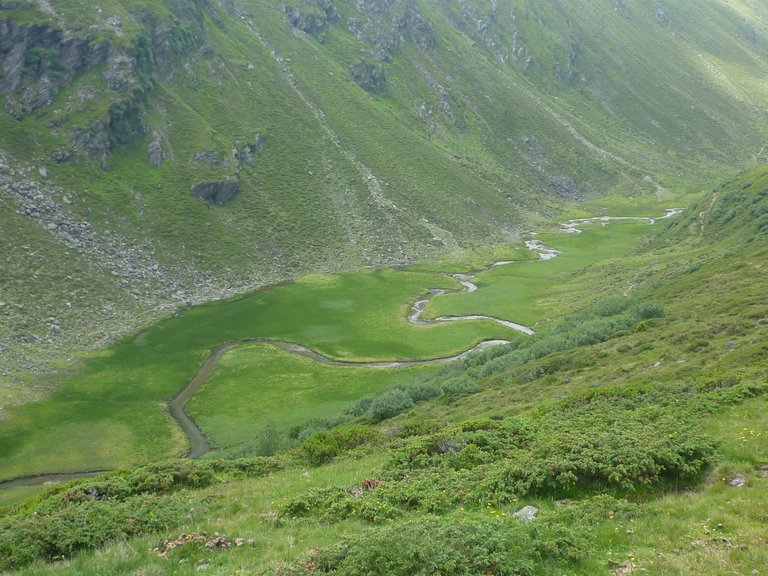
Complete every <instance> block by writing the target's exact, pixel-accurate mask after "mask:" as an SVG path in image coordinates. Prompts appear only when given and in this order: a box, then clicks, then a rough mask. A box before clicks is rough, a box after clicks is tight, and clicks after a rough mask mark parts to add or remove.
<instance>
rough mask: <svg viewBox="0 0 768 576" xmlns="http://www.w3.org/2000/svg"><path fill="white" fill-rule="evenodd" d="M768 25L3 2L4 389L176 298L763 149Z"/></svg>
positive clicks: (464, 238)
mask: <svg viewBox="0 0 768 576" xmlns="http://www.w3.org/2000/svg"><path fill="white" fill-rule="evenodd" d="M767 35H768V13H767V12H766V8H765V6H764V5H763V4H761V3H754V2H741V1H740V2H728V3H726V2H721V1H716V2H708V3H705V4H704V5H702V4H701V3H700V2H693V1H692V0H680V1H676V2H659V3H656V4H653V5H649V4H647V3H644V2H639V1H638V2H635V1H630V0H622V1H621V2H616V3H606V2H597V1H590V2H586V3H582V4H580V6H579V8H578V9H576V8H575V7H573V6H572V5H571V3H568V2H561V1H560V0H547V1H546V2H535V3H533V2H524V1H509V0H505V1H504V2H496V1H489V2H486V1H472V2H465V1H450V2H442V1H441V2H430V1H426V0H418V1H417V0H364V1H359V2H348V1H346V0H337V1H331V0H297V1H296V2H292V3H290V4H287V5H286V4H283V3H280V2H272V1H265V2H250V1H248V0H235V1H231V0H228V1H223V0H184V1H182V0H169V1H165V2H160V1H150V0H130V1H128V0H108V1H104V2H100V3H99V5H98V7H97V9H96V8H94V9H90V8H89V7H86V6H84V5H81V4H79V3H77V2H69V1H64V0H61V1H51V2H43V1H36V2H10V3H8V2H6V3H3V5H2V6H1V7H0V60H2V70H3V72H2V76H1V77H0V97H2V100H3V103H4V106H3V110H2V112H0V135H1V136H0V155H1V157H0V192H1V193H0V203H1V206H0V207H1V208H2V210H0V214H1V216H0V218H2V221H0V226H1V227H2V230H3V234H2V235H0V242H2V249H3V250H2V252H3V254H4V256H3V260H2V269H3V275H2V280H0V282H2V284H0V288H1V289H2V292H0V295H1V296H2V298H1V300H2V307H1V309H0V315H2V320H3V321H2V322H1V323H0V342H1V343H2V349H3V355H2V371H3V375H2V379H3V404H8V403H9V402H19V401H24V400H26V399H29V398H34V397H37V396H40V394H42V393H44V390H45V389H46V388H48V387H49V386H50V384H49V382H48V381H47V380H46V379H44V378H40V377H34V376H33V375H31V374H28V372H29V371H38V370H40V369H48V370H50V369H60V368H61V367H62V363H63V364H64V365H66V366H71V365H72V362H73V360H74V359H75V358H76V354H77V353H78V352H80V351H82V350H83V349H84V348H88V347H92V346H94V345H102V344H104V343H106V342H109V341H111V340H113V339H114V338H115V337H116V336H118V335H120V334H125V333H126V332H130V331H131V330H133V329H136V328H137V327H138V326H141V325H144V324H147V323H148V322H150V321H152V320H153V319H155V318H157V317H158V315H164V314H167V313H168V311H169V310H172V309H174V308H176V307H177V306H179V305H180V304H184V303H198V302H203V301H207V300H210V299H212V298H217V297H222V296H226V295H231V294H235V293H239V292H243V291H245V290H247V289H250V288H254V287H258V286H262V285H265V284H269V283H273V282H275V281H278V280H283V279H286V278H290V277H294V276H296V275H298V274H300V273H304V272H308V271H337V270H340V269H350V268H356V267H360V266H363V265H368V264H392V263H404V262H410V261H414V260H424V259H426V258H429V257H435V256H437V255H442V254H445V253H447V252H456V251H459V250H461V249H467V248H473V247H477V246H481V245H488V244H497V243H499V242H506V241H509V240H512V239H515V238H516V237H517V236H518V235H519V233H520V232H521V231H522V230H525V229H526V228H527V227H528V226H529V224H530V223H531V221H536V220H538V219H541V218H545V217H551V216H552V215H553V214H555V213H556V212H557V211H558V210H561V209H562V205H563V202H564V201H571V200H581V199H585V198H591V197H594V196H596V195H601V194H605V193H608V192H612V193H616V194H619V195H628V194H629V195H653V194H658V195H664V193H665V189H674V190H675V191H676V192H677V191H685V190H689V191H690V190H693V191H697V190H699V188H700V186H702V185H703V184H704V183H705V182H707V181H708V180H709V179H710V178H711V177H712V175H717V176H716V178H717V179H720V178H721V177H722V176H721V175H722V174H727V173H730V172H732V171H733V167H734V166H742V165H743V164H744V162H747V161H749V160H751V159H753V158H755V157H761V156H763V155H764V150H763V148H762V142H764V140H765V123H764V122H763V121H762V120H763V118H764V115H765V111H766V102H768V93H767V92H766V85H765V83H764V81H763V79H764V78H765V73H766V60H765V57H766V53H765V46H766V37H767ZM52 286H55V289H52V288H51V287H52Z"/></svg>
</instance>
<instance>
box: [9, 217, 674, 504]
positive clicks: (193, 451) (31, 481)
mask: <svg viewBox="0 0 768 576" xmlns="http://www.w3.org/2000/svg"><path fill="white" fill-rule="evenodd" d="M683 210H684V209H681V208H669V209H667V210H666V211H665V214H664V215H663V216H659V217H656V218H649V217H640V216H637V217H636V216H597V217H594V218H580V219H575V220H570V221H568V222H565V223H563V224H561V230H562V231H563V232H565V233H570V234H579V233H581V232H582V230H581V229H579V228H578V227H579V226H581V225H584V224H593V223H598V222H599V223H602V224H603V225H606V224H607V223H608V222H609V221H611V220H639V221H643V220H645V221H646V222H648V223H649V224H654V223H655V222H656V221H657V220H663V219H666V218H671V217H673V216H676V215H678V214H680V213H681V212H683ZM535 236H536V233H535V232H531V233H529V234H528V239H527V240H525V246H526V248H528V249H529V250H531V251H533V252H536V253H537V254H538V260H540V261H546V260H551V259H552V258H555V257H556V256H557V255H558V254H559V253H560V252H559V251H558V250H556V249H554V248H551V247H549V246H546V245H544V244H543V243H542V242H541V241H540V240H537V239H536V238H535ZM513 263H514V261H501V262H495V263H493V264H491V265H489V266H486V267H484V268H481V269H480V270H478V272H482V271H485V270H488V269H490V268H495V267H497V266H506V265H508V264H513ZM451 276H452V277H453V278H455V279H456V280H457V281H458V282H459V284H460V285H461V289H459V290H449V289H442V288H433V289H430V290H429V292H428V293H427V294H426V295H424V296H422V297H421V298H420V299H418V300H417V301H416V302H415V303H414V304H413V306H411V309H410V312H409V314H408V320H409V321H410V322H411V323H413V324H435V323H440V322H453V321H460V320H491V321H493V322H497V323H499V324H501V325H502V326H506V327H507V328H511V329H513V330H517V331H518V332H522V333H524V334H529V335H532V334H533V333H534V332H533V330H531V329H530V328H528V327H527V326H523V325H521V324H516V323H515V322H511V321H509V320H503V319H501V318H495V317H493V316H485V315H468V316H441V317H438V318H433V319H424V318H421V314H422V312H423V311H424V308H425V307H426V305H427V304H428V303H429V301H430V300H431V299H432V298H434V297H435V296H437V295H440V294H451V293H454V294H458V293H465V292H474V291H475V290H477V289H478V287H477V285H475V284H474V283H473V282H472V279H473V278H474V275H469V274H451ZM254 342H261V343H268V344H272V345H274V346H278V347H279V348H282V349H283V350H286V351H288V352H291V353H293V354H298V355H300V356H305V357H307V358H311V359H312V360H314V361H316V362H319V363H321V364H326V365H329V366H357V367H367V368H398V367H406V366H418V365H425V364H439V363H445V362H452V361H454V360H460V359H461V358H464V357H466V356H467V355H468V354H470V353H471V352H474V351H475V350H483V349H485V348H488V347H491V346H498V345H501V344H507V343H508V341H507V340H484V341H482V342H480V343H478V344H477V345H475V346H473V347H472V348H470V349H469V350H466V351H464V352H462V353H460V354H456V355H454V356H448V357H444V358H432V359H427V360H406V361H389V362H386V361H385V362H349V361H344V360H334V359H332V358H328V357H327V356H323V355H322V354H320V353H318V352H316V351H314V350H311V349H309V348H306V347H305V346H301V345H300V344H296V343H294V342H286V341H283V340H273V339H271V338H242V339H239V340H233V341H230V342H225V343H223V344H219V345H218V346H216V347H214V348H213V349H212V350H211V352H210V354H209V355H208V357H207V358H206V359H205V361H204V362H203V364H202V366H200V368H199V369H198V371H197V372H196V373H195V375H194V377H193V378H192V380H190V382H189V384H188V385H187V386H186V387H184V389H183V390H182V391H181V392H180V393H179V394H177V395H176V396H174V397H173V398H171V399H170V400H169V402H168V409H169V412H170V414H171V416H172V417H173V419H174V420H175V421H176V422H177V423H178V425H179V426H180V427H181V429H182V430H183V431H184V434H185V435H186V436H187V438H188V439H189V445H190V448H189V450H188V451H187V453H186V454H184V457H186V458H199V457H200V456H202V455H204V454H206V453H207V452H209V451H210V450H211V445H210V444H209V442H208V440H207V439H206V437H205V435H204V434H203V433H202V431H201V430H200V428H199V427H198V426H197V423H196V422H195V421H194V420H193V419H192V417H191V416H190V415H189V413H188V412H187V409H186V406H187V403H188V402H189V400H190V399H191V398H192V395H193V394H194V393H195V392H196V391H197V390H199V389H200V387H201V386H202V385H203V384H205V382H206V381H207V380H208V378H209V377H210V376H211V374H212V373H213V371H214V369H215V368H216V364H217V363H218V361H219V360H220V359H221V357H222V356H223V355H224V354H225V353H226V352H228V351H229V350H231V349H232V348H235V347H237V346H240V345H242V344H247V343H254ZM102 472H106V470H99V471H87V472H74V473H47V474H39V475H35V476H26V477H23V478H15V479H11V480H6V481H3V482H0V489H3V488H12V487H18V486H32V485H36V484H45V483H58V482H61V481H65V480H71V479H74V478H82V477H86V476H93V475H96V474H100V473H102Z"/></svg>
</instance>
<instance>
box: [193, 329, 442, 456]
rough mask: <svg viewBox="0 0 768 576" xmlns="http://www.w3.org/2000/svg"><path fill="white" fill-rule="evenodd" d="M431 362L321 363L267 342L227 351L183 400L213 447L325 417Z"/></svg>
mask: <svg viewBox="0 0 768 576" xmlns="http://www.w3.org/2000/svg"><path fill="white" fill-rule="evenodd" d="M435 369H436V366H434V365H430V366H416V367H411V368H391V369H381V368H358V367H351V366H350V367H347V366H327V365H324V364H320V363H318V362H315V361H314V360H311V359H309V358H305V357H303V356H297V355H295V354H291V353H290V352H287V351H285V350H283V349H281V348H277V347H275V346H272V345H269V344H248V345H243V346H240V347H238V348H235V349H234V350H230V351H229V352H227V353H226V354H225V355H224V356H223V357H222V359H221V360H220V361H219V364H218V366H217V368H216V372H215V373H214V374H213V376H212V377H211V378H210V380H209V381H208V382H207V383H206V384H205V385H204V386H203V387H202V388H201V389H200V390H199V391H198V392H197V393H196V394H195V396H194V397H193V398H192V400H191V401H190V403H189V413H190V414H191V416H192V417H193V418H194V419H195V421H196V422H197V423H198V424H199V425H200V427H201V429H202V430H203V432H204V433H205V435H206V436H207V437H208V438H209V440H210V441H211V442H212V443H213V444H214V445H215V446H219V447H227V446H230V445H232V444H236V443H239V442H243V441H244V440H249V439H254V438H255V437H257V436H258V435H259V434H263V433H264V432H265V431H266V430H267V428H268V427H270V428H273V429H274V430H275V431H276V432H279V433H285V432H287V431H288V429H289V428H290V427H291V426H293V425H297V424H302V423H305V422H307V421H309V420H312V419H314V418H331V417H334V416H336V415H338V414H339V413H340V412H341V410H342V409H343V408H344V407H345V406H346V405H348V404H350V403H352V402H354V401H355V400H357V399H358V398H360V397H361V396H364V395H366V394H370V393H372V392H376V391H378V390H381V389H382V388H386V387H389V386H393V385H395V384H397V383H399V382H406V381H409V380H412V379H414V378H417V377H418V376H421V375H424V374H428V373H431V372H432V371H434V370H435Z"/></svg>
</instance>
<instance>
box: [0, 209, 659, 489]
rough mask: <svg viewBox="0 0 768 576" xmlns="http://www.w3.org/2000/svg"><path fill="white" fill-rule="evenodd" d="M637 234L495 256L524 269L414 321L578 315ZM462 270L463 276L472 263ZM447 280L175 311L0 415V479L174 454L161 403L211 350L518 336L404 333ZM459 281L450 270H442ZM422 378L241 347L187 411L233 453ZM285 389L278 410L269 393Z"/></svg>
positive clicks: (569, 239) (349, 286)
mask: <svg viewBox="0 0 768 576" xmlns="http://www.w3.org/2000/svg"><path fill="white" fill-rule="evenodd" d="M651 230H653V228H652V227H650V226H649V225H647V224H637V223H611V224H610V225H608V226H588V227H587V228H586V229H585V232H584V233H583V234H578V235H558V234H542V235H541V239H542V240H544V241H545V242H546V243H548V244H549V243H551V244H552V245H553V246H554V247H556V248H558V249H560V250H562V251H563V254H561V255H560V256H559V257H557V258H555V259H554V260H551V261H547V262H540V261H532V260H531V258H530V257H531V253H530V252H529V251H527V250H525V249H519V248H514V249H505V250H501V251H498V254H500V255H501V256H502V257H507V258H509V257H510V256H513V257H514V256H518V257H522V258H524V260H521V261H520V262H516V263H514V264H511V265H508V266H502V267H497V268H493V269H491V270H488V271H486V272H483V273H480V274H478V276H477V283H478V286H480V290H478V291H476V292H474V293H472V294H457V295H445V296H440V297H438V298H436V299H435V301H434V302H433V303H431V304H430V306H429V307H428V309H427V314H435V315H439V314H490V315H494V316H498V317H501V318H504V319H508V320H512V321H514V322H518V323H522V324H535V323H538V322H542V321H544V320H546V319H548V318H550V317H553V316H557V315H561V314H563V313H565V312H566V311H568V310H569V307H571V308H572V307H573V306H574V303H577V302H578V299H576V298H574V296H573V295H572V294H570V295H569V296H568V299H567V300H568V301H569V302H570V304H568V305H565V304H564V303H563V300H564V298H563V296H564V293H565V292H572V291H573V290H575V288H573V284H572V283H569V280H570V279H571V278H572V277H573V276H574V275H576V274H577V273H578V271H579V270H582V269H584V268H585V267H586V266H589V265H590V264H594V263H595V262H597V261H599V260H600V259H607V260H610V259H612V258H616V257H618V256H621V255H622V254H626V253H628V252H629V251H631V250H632V249H633V247H634V246H636V245H637V242H638V239H639V238H641V237H642V235H643V234H646V233H648V232H650V231H651ZM468 260H469V261H471V262H473V264H476V263H477V256H476V255H475V256H471V255H470V257H468ZM490 263H491V262H486V264H490ZM425 268H428V267H425ZM447 268H448V266H447V265H445V264H443V265H438V269H439V271H440V273H438V272H430V271H426V270H424V271H420V270H418V269H417V270H397V269H377V270H364V271H359V272H350V273H343V274H333V275H330V274H329V275H311V276H305V277H302V278H299V279H298V280H296V281H295V282H292V283H288V284H283V285H280V286H277V287H273V288H271V289H267V290H263V291H260V292H257V293H255V294H252V295H248V296H244V297H237V298H232V299H229V300H224V301H219V302H214V303H210V304H206V305H202V306H197V307H193V308H190V309H187V310H184V311H182V312H180V313H178V314H176V315H175V316H174V317H172V318H169V319H167V320H165V321H163V322H160V323H159V324H157V325H154V326H152V327H150V328H148V329H146V330H145V331H143V332H141V333H140V334H138V335H135V336H132V337H129V338H125V339H123V340H122V341H120V342H118V343H116V344H115V345H113V346H111V347H110V348H108V349H106V350H104V351H103V352H101V353H98V354H96V355H94V356H93V357H91V358H89V359H87V360H86V361H84V362H83V365H82V369H81V370H80V372H79V373H77V374H76V375H74V376H71V377H69V378H67V379H66V380H65V381H64V382H62V383H60V384H59V385H58V386H57V387H56V388H55V389H54V390H53V392H51V393H50V395H49V396H47V397H46V398H45V399H44V400H43V401H41V402H37V403H34V404H29V405H24V406H19V407H15V408H12V409H10V410H9V416H8V418H7V420H6V421H5V425H4V427H3V429H2V431H0V453H2V454H3V459H2V466H1V468H0V477H4V478H13V477H18V476H25V475H32V474H37V473H41V472H59V471H78V470H97V469H105V468H114V467H115V466H122V465H128V464H136V463H141V462H148V461H153V460H157V459H159V458H164V457H170V456H176V455H180V454H183V453H184V452H185V450H186V446H187V443H186V439H185V438H184V437H183V435H182V433H181V432H180V431H179V430H178V428H177V425H176V424H175V422H174V421H173V420H172V419H171V418H170V416H169V415H168V412H167V407H166V401H167V400H168V399H169V398H171V397H173V396H174V395H175V394H177V393H178V392H179V391H180V390H181V389H183V388H184V386H185V385H186V384H187V383H188V382H189V380H190V379H191V378H192V376H193V375H194V374H195V372H196V370H197V368H198V367H199V366H200V365H201V364H202V362H203V361H204V359H205V358H206V357H207V355H208V354H209V353H210V350H211V349H212V348H213V347H214V346H216V345H218V344H221V343H223V342H228V341H234V340H238V339H242V338H255V337H263V338H273V339H278V340H284V341H290V342H295V343H298V344H301V345H303V346H306V347H308V348H310V349H312V350H314V351H316V352H318V353H320V354H323V355H325V356H328V357H330V358H334V359H340V360H345V361H350V362H363V361H376V360H392V361H394V360H414V359H429V358H440V357H445V356H451V355H454V354H457V353H459V352H462V351H464V350H466V349H468V348H470V347H472V346H474V345H475V344H477V343H478V342H480V341H482V340H487V339H507V340H509V339H515V338H519V337H520V335H519V334H518V333H516V332H514V331H512V330H510V329H507V328H505V327H503V326H500V325H498V324H496V323H494V322H490V321H486V320H476V321H462V322H451V323H444V324H431V325H427V326H424V325H422V326H415V325H412V324H410V323H409V322H408V321H407V319H406V317H407V314H408V311H409V309H410V306H411V305H412V304H413V302H414V301H415V300H416V299H417V298H419V297H420V296H421V295H423V294H425V293H426V292H427V291H428V290H429V289H430V288H449V289H458V288H460V286H459V285H458V283H457V282H456V281H455V280H454V279H453V278H451V277H450V276H448V275H447V274H445V273H444V272H446V271H447ZM468 268H470V267H469V266H467V265H464V266H462V265H459V264H456V265H455V266H451V271H452V272H463V271H467V269H468ZM576 286H577V287H578V283H577V284H576ZM582 300H583V298H582ZM433 306H434V308H433ZM283 369H285V370H283ZM430 370H431V369H430V368H428V367H425V368H418V369H409V370H406V371H397V370H392V371H376V370H369V369H362V368H349V367H331V366H312V362H311V361H309V360H307V359H303V358H296V357H290V355H288V354H286V353H285V352H283V351H278V350H275V349H274V348H271V347H269V346H263V345H249V346H246V347H241V348H236V349H234V350H231V351H230V352H229V353H228V354H227V355H226V356H225V358H224V359H223V361H222V363H221V366H220V367H219V370H217V371H216V373H215V374H214V377H213V379H212V380H211V381H210V382H209V383H208V385H207V386H206V387H205V389H204V390H203V391H202V393H201V394H200V395H199V397H196V398H194V399H193V401H192V404H191V405H190V411H191V413H192V414H193V416H196V417H199V419H200V425H201V427H202V429H203V431H204V432H205V433H206V434H209V435H210V436H211V439H212V440H213V443H214V444H215V445H216V446H232V445H234V444H238V443H241V444H242V443H245V444H246V445H247V444H248V442H254V441H258V438H259V437H263V436H264V434H265V430H267V431H268V432H269V431H270V430H272V429H276V430H280V431H282V432H284V431H285V430H286V429H288V428H290V427H291V426H293V425H299V424H301V423H302V421H305V422H306V421H307V420H312V419H314V418H332V417H333V416H334V415H338V414H339V413H340V411H341V410H342V409H343V407H344V405H345V404H347V403H351V402H354V401H355V400H357V399H358V398H360V397H361V396H364V395H366V394H369V393H372V392H375V391H377V390H380V389H382V388H384V387H387V386H389V385H392V384H393V383H395V382H396V381H397V380H398V379H400V378H406V377H407V375H409V373H410V372H414V373H417V374H420V373H426V372H429V371H430ZM246 383H249V384H246ZM286 386H290V389H291V390H292V393H291V400H290V401H288V400H286V398H285V396H284V395H283V394H281V390H285V389H286ZM288 408H290V413H291V415H290V416H288Z"/></svg>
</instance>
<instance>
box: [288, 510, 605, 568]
mask: <svg viewBox="0 0 768 576" xmlns="http://www.w3.org/2000/svg"><path fill="white" fill-rule="evenodd" d="M589 550H590V543H589V541H588V540H587V539H586V538H585V537H584V536H583V535H582V534H580V533H578V532H577V531H576V530H572V529H570V528H568V527H566V526H564V525H562V524H544V523H540V524H537V525H535V526H533V525H531V526H525V525H523V524H521V523H520V522H518V521H517V520H516V519H514V518H510V519H507V520H490V521H489V520H485V519H477V518H468V517H441V516H431V515H430V516H423V517H417V518H411V519H408V520H406V521H404V522H399V523H396V524H393V525H389V526H384V527H381V528H378V529H376V530H367V531H364V532H362V533H360V534H357V535H354V536H350V537H347V538H345V539H344V540H342V541H341V542H340V543H339V544H337V545H336V546H334V547H333V548H329V549H325V550H315V551H314V552H313V553H312V555H311V556H310V557H309V558H307V559H306V560H305V561H304V562H301V563H299V564H297V565H294V566H289V567H285V568H283V569H281V570H280V571H278V574H280V575H282V576H288V575H300V574H309V573H316V574H346V575H349V576H356V575H360V576H362V575H365V576H375V575H382V576H400V575H402V576H406V575H412V574H446V575H454V576H459V575H467V576H469V575H472V576H474V575H477V574H518V575H526V574H534V573H535V571H536V565H537V564H538V563H540V562H546V563H549V564H551V563H556V564H563V565H567V564H568V563H571V562H574V561H577V560H579V559H581V558H583V557H584V556H586V554H587V553H588V551H589Z"/></svg>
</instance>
